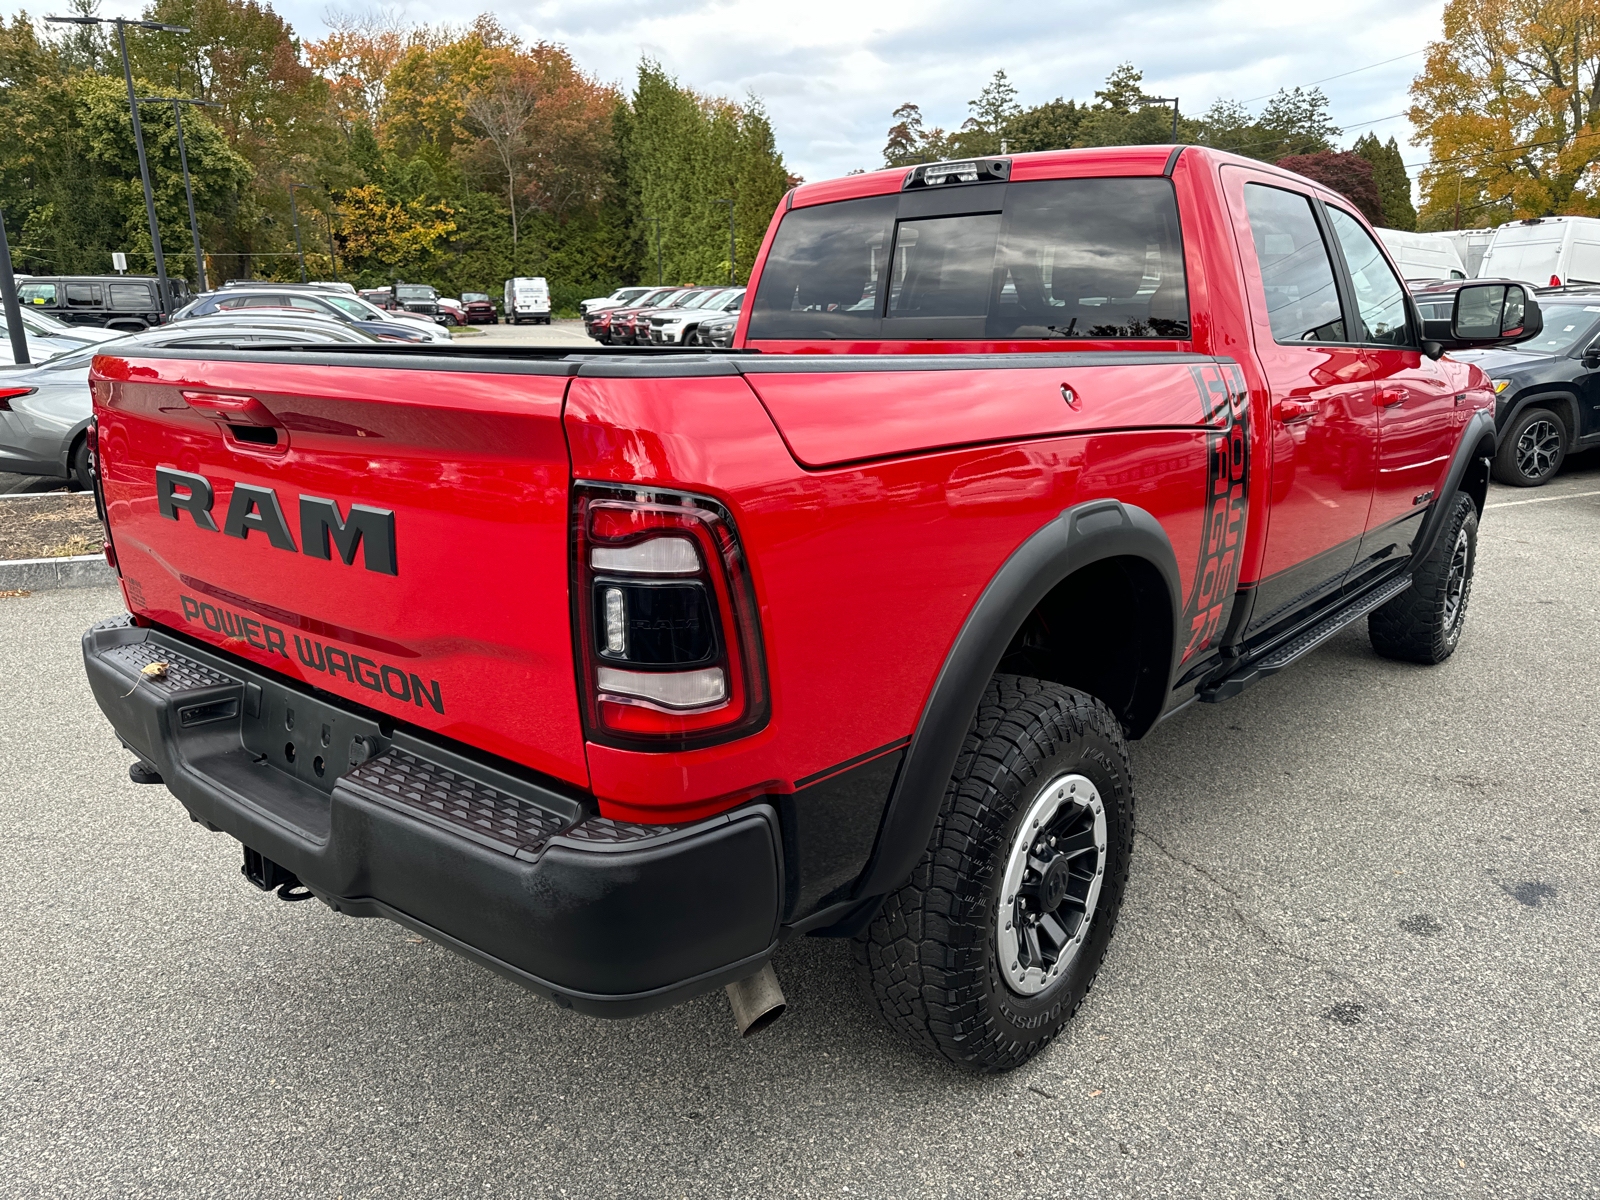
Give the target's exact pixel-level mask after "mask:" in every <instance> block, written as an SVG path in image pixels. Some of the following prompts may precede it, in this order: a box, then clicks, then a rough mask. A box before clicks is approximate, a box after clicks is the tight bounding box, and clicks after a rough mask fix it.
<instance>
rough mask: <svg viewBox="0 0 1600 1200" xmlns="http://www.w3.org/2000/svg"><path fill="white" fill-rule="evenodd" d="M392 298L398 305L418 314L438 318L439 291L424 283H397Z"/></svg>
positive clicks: (432, 318)
mask: <svg viewBox="0 0 1600 1200" xmlns="http://www.w3.org/2000/svg"><path fill="white" fill-rule="evenodd" d="M394 298H395V299H396V300H397V301H398V302H399V304H400V307H401V308H403V309H405V310H406V311H407V312H412V313H416V314H417V315H418V316H422V317H428V318H430V319H431V320H435V321H437V320H439V318H440V311H439V293H438V291H437V289H435V288H433V287H430V286H429V285H428V284H426V283H397V284H395V285H394Z"/></svg>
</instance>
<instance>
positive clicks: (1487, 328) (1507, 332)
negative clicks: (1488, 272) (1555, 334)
mask: <svg viewBox="0 0 1600 1200" xmlns="http://www.w3.org/2000/svg"><path fill="white" fill-rule="evenodd" d="M1543 332H1544V314H1543V313H1542V312H1540V310H1539V302H1538V301H1537V300H1535V299H1534V298H1533V295H1532V294H1531V293H1530V292H1529V291H1528V289H1527V288H1525V287H1523V286H1522V285H1521V284H1520V283H1468V284H1464V285H1462V286H1461V287H1460V288H1458V289H1457V290H1456V299H1455V305H1454V306H1453V307H1452V308H1451V310H1450V319H1449V320H1447V321H1446V320H1438V319H1436V320H1431V321H1424V322H1423V323H1422V336H1423V338H1424V341H1423V343H1422V351H1423V353H1424V354H1426V355H1427V356H1428V357H1429V358H1438V357H1439V356H1440V355H1441V354H1443V353H1444V352H1445V351H1446V350H1470V349H1477V348H1479V347H1483V346H1510V345H1512V344H1514V343H1516V342H1522V341H1526V340H1527V339H1528V338H1531V337H1537V336H1538V335H1539V334H1541V333H1543Z"/></svg>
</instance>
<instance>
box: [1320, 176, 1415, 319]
mask: <svg viewBox="0 0 1600 1200" xmlns="http://www.w3.org/2000/svg"><path fill="white" fill-rule="evenodd" d="M1328 217H1329V219H1330V220H1331V221H1332V223H1333V233H1334V236H1335V237H1337V238H1338V239H1339V249H1341V250H1343V251H1344V262H1345V266H1346V267H1348V268H1349V269H1350V282H1351V283H1352V284H1353V285H1354V286H1355V293H1356V311H1357V312H1358V313H1359V314H1360V316H1361V328H1362V330H1363V333H1362V337H1361V340H1362V341H1364V342H1372V343H1375V344H1377V345H1380V346H1410V345H1411V344H1412V341H1411V326H1410V322H1409V321H1408V320H1407V319H1406V289H1405V285H1404V284H1402V283H1401V282H1400V281H1399V280H1398V279H1396V278H1395V274H1394V271H1393V269H1392V268H1391V267H1390V266H1389V261H1388V260H1387V259H1386V258H1384V257H1383V251H1381V250H1379V249H1378V243H1377V242H1375V241H1373V239H1372V235H1371V234H1369V233H1368V232H1367V231H1366V230H1365V229H1363V228H1362V226H1361V223H1360V222H1359V221H1357V220H1356V219H1355V218H1354V217H1352V216H1351V215H1350V214H1349V213H1347V212H1343V211H1341V210H1339V209H1337V208H1334V207H1333V206H1332V205H1329V206H1328Z"/></svg>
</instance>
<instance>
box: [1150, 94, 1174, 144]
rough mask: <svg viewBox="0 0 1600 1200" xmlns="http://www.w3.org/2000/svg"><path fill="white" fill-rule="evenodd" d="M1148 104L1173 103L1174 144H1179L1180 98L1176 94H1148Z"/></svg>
mask: <svg viewBox="0 0 1600 1200" xmlns="http://www.w3.org/2000/svg"><path fill="white" fill-rule="evenodd" d="M1144 102H1145V103H1146V104H1170V105H1172V144H1173V145H1177V144H1178V98H1177V97H1176V96H1146V97H1145V98H1144Z"/></svg>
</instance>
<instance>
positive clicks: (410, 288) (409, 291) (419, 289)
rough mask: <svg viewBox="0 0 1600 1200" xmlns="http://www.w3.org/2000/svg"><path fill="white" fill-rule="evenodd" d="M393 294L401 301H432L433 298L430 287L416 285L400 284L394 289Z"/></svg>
mask: <svg viewBox="0 0 1600 1200" xmlns="http://www.w3.org/2000/svg"><path fill="white" fill-rule="evenodd" d="M394 293H395V295H397V296H399V297H400V299H402V300H432V299H433V298H434V291H433V289H432V288H431V287H426V286H424V285H422V284H417V283H411V284H406V283H402V284H401V285H400V286H399V287H397V288H395V290H394Z"/></svg>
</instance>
